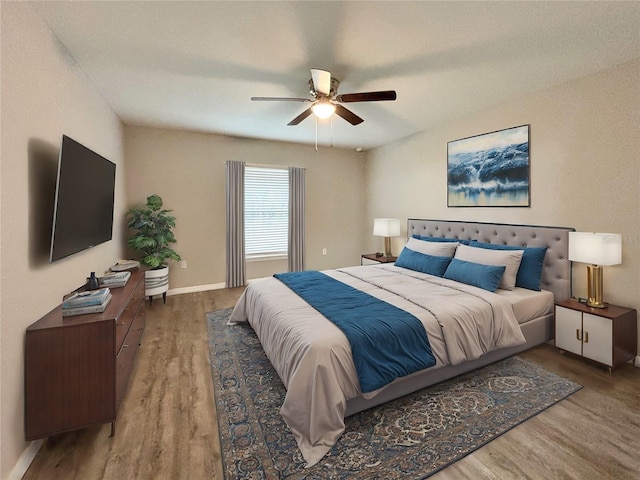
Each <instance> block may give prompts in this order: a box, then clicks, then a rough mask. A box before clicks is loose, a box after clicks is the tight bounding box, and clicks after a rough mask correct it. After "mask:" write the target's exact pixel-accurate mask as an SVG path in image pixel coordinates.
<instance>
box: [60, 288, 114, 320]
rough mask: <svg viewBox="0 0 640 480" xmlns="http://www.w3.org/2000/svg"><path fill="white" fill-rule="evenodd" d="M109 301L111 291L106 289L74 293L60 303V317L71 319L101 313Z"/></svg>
mask: <svg viewBox="0 0 640 480" xmlns="http://www.w3.org/2000/svg"><path fill="white" fill-rule="evenodd" d="M96 281H97V280H96ZM110 301H111V291H110V290H109V289H108V288H101V289H99V290H91V291H84V292H74V293H73V294H72V295H69V296H67V297H65V299H64V301H63V302H62V316H63V317H72V316H74V315H84V314H87V313H101V312H104V311H105V309H106V308H107V305H109V302H110Z"/></svg>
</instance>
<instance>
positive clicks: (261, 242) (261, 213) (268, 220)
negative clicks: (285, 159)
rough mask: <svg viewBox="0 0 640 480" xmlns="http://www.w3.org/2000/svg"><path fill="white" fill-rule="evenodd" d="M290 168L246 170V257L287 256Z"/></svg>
mask: <svg viewBox="0 0 640 480" xmlns="http://www.w3.org/2000/svg"><path fill="white" fill-rule="evenodd" d="M288 231H289V171H288V169H286V168H271V167H249V166H247V167H246V168H245V172H244V243H245V256H246V257H247V258H250V257H254V258H255V257H261V256H271V255H287V250H288V248H287V246H288Z"/></svg>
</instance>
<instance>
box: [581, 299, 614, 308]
mask: <svg viewBox="0 0 640 480" xmlns="http://www.w3.org/2000/svg"><path fill="white" fill-rule="evenodd" d="M586 305H587V307H592V308H607V307H608V306H609V304H608V303H607V302H600V303H595V302H590V301H589V300H587V303H586Z"/></svg>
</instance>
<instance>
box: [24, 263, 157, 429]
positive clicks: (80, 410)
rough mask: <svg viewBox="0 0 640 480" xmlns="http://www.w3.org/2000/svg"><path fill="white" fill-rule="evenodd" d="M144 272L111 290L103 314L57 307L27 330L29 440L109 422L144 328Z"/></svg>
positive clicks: (118, 403)
mask: <svg viewBox="0 0 640 480" xmlns="http://www.w3.org/2000/svg"><path fill="white" fill-rule="evenodd" d="M143 279H144V272H143V271H142V270H139V271H137V272H134V273H132V274H131V280H130V281H129V282H128V283H127V285H126V286H125V287H123V288H117V289H115V290H113V291H111V292H110V294H111V296H112V297H111V302H110V303H109V305H108V306H107V308H106V309H105V311H104V312H103V313H96V314H89V315H79V316H74V317H70V318H64V317H63V306H62V305H59V306H58V307H56V308H55V309H53V310H52V311H51V312H49V313H48V314H47V315H45V316H44V317H42V318H41V319H40V320H38V321H37V322H35V323H33V324H32V325H30V326H29V327H28V328H27V331H26V337H25V367H24V368H25V439H26V440H27V441H30V440H36V439H38V438H46V437H49V436H51V435H55V434H59V433H64V432H69V431H73V430H78V429H81V428H85V427H88V426H90V425H96V424H102V423H108V422H111V434H112V435H113V432H114V429H115V421H116V417H117V413H118V407H119V406H120V403H121V402H122V399H123V398H124V394H125V392H126V388H127V383H128V379H129V374H130V372H131V369H132V366H133V362H134V359H135V355H136V351H137V346H138V345H139V343H140V339H141V337H142V332H143V331H144V326H145V321H144V282H143Z"/></svg>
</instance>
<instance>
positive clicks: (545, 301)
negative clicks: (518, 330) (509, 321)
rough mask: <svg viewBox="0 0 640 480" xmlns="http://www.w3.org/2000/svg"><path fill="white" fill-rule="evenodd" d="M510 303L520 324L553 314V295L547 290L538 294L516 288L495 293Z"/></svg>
mask: <svg viewBox="0 0 640 480" xmlns="http://www.w3.org/2000/svg"><path fill="white" fill-rule="evenodd" d="M495 293H496V294H497V295H499V296H500V297H502V298H505V299H507V300H508V301H509V303H510V304H511V306H512V307H513V313H514V314H515V316H516V320H517V321H518V323H519V324H523V323H526V322H528V321H530V320H533V319H534V318H538V317H542V316H544V315H548V314H550V313H553V305H554V301H553V293H551V292H549V291H547V290H541V291H539V292H536V291H534V290H527V289H526V288H519V287H516V288H514V289H513V290H497V291H496V292H495Z"/></svg>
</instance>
